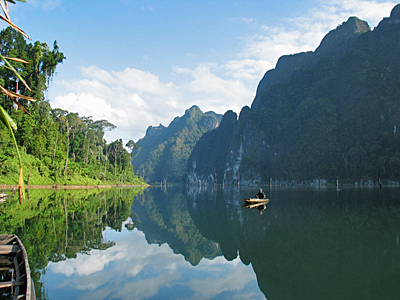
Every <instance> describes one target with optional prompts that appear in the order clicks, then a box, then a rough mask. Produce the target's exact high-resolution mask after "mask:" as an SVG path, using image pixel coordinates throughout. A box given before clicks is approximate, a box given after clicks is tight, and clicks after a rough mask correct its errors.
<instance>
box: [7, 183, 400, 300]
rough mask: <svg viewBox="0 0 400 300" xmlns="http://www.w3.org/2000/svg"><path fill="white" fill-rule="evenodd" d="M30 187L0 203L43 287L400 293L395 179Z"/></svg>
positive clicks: (239, 295) (95, 291)
mask: <svg viewBox="0 0 400 300" xmlns="http://www.w3.org/2000/svg"><path fill="white" fill-rule="evenodd" d="M257 191H258V190H257V188H249V187H240V188H239V187H226V188H224V189H222V188H216V189H215V188H214V187H207V188H205V187H202V188H199V187H181V188H167V189H165V188H147V189H140V188H131V189H128V188H124V189H108V190H80V191H53V190H30V191H29V192H28V199H27V200H26V201H25V203H24V204H23V205H20V204H19V203H18V200H17V199H14V200H10V201H8V202H7V203H5V204H0V212H1V215H0V222H1V223H0V233H16V234H17V235H18V236H19V237H20V238H21V240H22V242H23V243H24V245H25V247H26V249H27V252H28V256H29V259H30V267H31V269H32V273H33V277H34V280H35V288H36V295H37V298H38V299H269V300H274V299H278V300H285V299H288V300H290V299H297V300H298V299H307V300H309V299H352V300H354V299H363V300H365V299H374V300H376V299H400V285H399V282H400V242H399V235H400V196H399V195H400V193H399V191H400V190H399V188H388V187H387V188H382V189H379V188H354V187H349V188H343V189H340V190H336V189H331V188H321V189H319V188H281V187H272V188H269V187H265V188H264V192H266V194H267V196H268V198H269V199H270V202H269V204H268V205H267V206H266V208H265V209H264V210H263V211H260V210H258V209H257V208H252V209H249V208H244V207H243V202H242V200H241V199H242V198H243V197H252V196H254V194H255V193H257Z"/></svg>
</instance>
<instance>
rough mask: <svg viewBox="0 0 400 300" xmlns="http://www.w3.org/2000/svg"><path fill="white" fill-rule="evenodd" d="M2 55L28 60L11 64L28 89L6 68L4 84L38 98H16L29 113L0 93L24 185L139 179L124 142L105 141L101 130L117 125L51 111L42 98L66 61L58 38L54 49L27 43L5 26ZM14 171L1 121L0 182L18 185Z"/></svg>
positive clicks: (12, 155)
mask: <svg viewBox="0 0 400 300" xmlns="http://www.w3.org/2000/svg"><path fill="white" fill-rule="evenodd" d="M0 53H1V54H2V55H3V56H5V57H18V58H22V59H24V60H25V61H27V62H28V63H29V64H23V63H20V62H16V61H12V62H11V63H12V65H13V67H14V68H15V69H17V71H18V72H19V73H20V74H21V75H22V76H23V78H24V79H25V81H26V82H27V84H28V85H29V86H30V88H31V89H32V91H29V90H27V89H26V88H25V86H24V85H22V84H19V85H18V80H17V78H16V76H15V74H14V73H13V72H12V71H11V70H9V69H8V68H5V67H3V68H0V81H1V84H2V86H3V87H4V88H6V89H8V90H10V91H14V92H18V93H20V94H23V95H26V96H30V97H33V98H35V99H37V100H38V101H37V102H30V101H27V100H24V99H22V98H20V99H19V100H18V103H19V104H21V105H22V106H23V107H25V108H26V109H27V111H28V112H29V114H28V113H26V112H24V111H23V110H22V108H21V107H19V106H16V105H15V103H14V104H13V102H12V101H11V100H10V99H9V98H8V97H7V96H4V95H2V96H1V97H0V104H1V106H2V107H3V108H4V109H5V110H6V111H7V113H8V114H9V115H10V116H11V118H12V119H13V120H14V121H15V122H16V124H17V126H18V129H17V131H16V133H15V137H16V140H17V144H18V146H19V149H20V151H21V155H22V160H23V165H24V174H25V178H24V179H25V183H26V184H56V183H58V184H99V183H120V182H121V181H124V182H125V183H131V184H133V183H135V184H140V183H143V182H142V181H141V180H139V179H138V178H137V177H136V176H134V174H133V168H132V166H131V164H130V154H129V153H128V152H127V151H126V150H125V149H124V147H123V146H124V145H123V143H122V140H116V141H114V142H112V143H109V144H108V143H106V141H105V139H104V134H105V132H107V131H108V130H112V129H113V128H115V126H114V125H113V124H111V123H109V122H108V121H106V120H93V119H92V117H90V116H87V117H85V116H79V115H78V114H77V113H73V112H68V111H65V110H60V109H52V108H51V107H50V104H49V103H48V101H47V100H46V99H45V91H46V89H47V87H48V85H49V83H50V81H51V79H52V77H53V75H54V73H55V70H56V67H57V65H58V64H59V63H62V62H63V60H64V59H65V56H64V54H63V53H62V52H60V49H59V47H58V45H57V43H56V42H54V45H53V48H52V49H51V48H50V47H49V46H48V45H47V44H46V43H40V42H38V41H37V42H35V43H34V44H28V43H26V42H25V39H24V38H23V37H22V35H21V34H20V33H18V32H17V31H15V30H14V29H11V28H6V29H4V30H3V31H1V32H0ZM133 144H134V143H133ZM129 145H132V142H131V143H129ZM18 173H19V165H18V159H17V156H16V150H15V148H14V146H13V142H12V139H11V136H10V134H9V131H8V130H7V129H6V127H5V126H3V124H1V126H0V184H17V183H18Z"/></svg>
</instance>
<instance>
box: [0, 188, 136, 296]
mask: <svg viewBox="0 0 400 300" xmlns="http://www.w3.org/2000/svg"><path fill="white" fill-rule="evenodd" d="M139 192H140V189H107V190H95V189H90V190H67V191H64V190H63V191H54V190H30V191H28V199H27V201H25V203H24V204H23V205H20V204H19V203H18V200H17V199H14V200H11V201H9V202H8V203H7V204H4V205H2V206H1V207H0V213H1V214H0V224H1V225H0V231H1V232H8V233H15V234H17V235H18V236H19V237H20V238H21V240H22V242H23V244H24V246H25V248H26V250H27V253H28V258H29V264H30V267H31V270H32V277H33V278H34V281H35V289H36V295H37V298H38V299H45V298H46V296H45V291H44V287H43V286H42V283H41V282H40V277H41V274H42V273H43V272H44V269H45V267H46V266H47V264H48V262H49V261H53V262H58V261H62V260H66V259H67V258H74V257H76V254H77V253H84V254H87V253H89V252H90V250H91V249H99V250H105V249H107V248H110V247H112V246H113V245H114V244H115V243H114V242H113V241H106V240H104V239H103V235H102V232H103V230H104V229H105V227H106V226H108V227H111V228H112V229H114V230H117V231H121V230H122V224H123V222H124V221H126V220H127V219H128V217H129V216H130V207H131V205H132V202H133V198H134V196H135V195H136V194H138V193H139ZM133 224H134V223H133V222H132V226H130V227H131V229H133V228H134V225H133Z"/></svg>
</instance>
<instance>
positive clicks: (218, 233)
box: [188, 189, 400, 300]
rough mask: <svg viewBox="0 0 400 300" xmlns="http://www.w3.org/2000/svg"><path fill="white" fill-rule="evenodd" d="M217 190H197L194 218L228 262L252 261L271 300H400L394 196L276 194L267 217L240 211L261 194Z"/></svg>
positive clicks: (190, 203) (191, 203)
mask: <svg viewBox="0 0 400 300" xmlns="http://www.w3.org/2000/svg"><path fill="white" fill-rule="evenodd" d="M217 192H218V194H217V193H215V192H214V190H208V191H202V192H197V193H196V192H193V191H192V193H191V194H190V196H189V200H188V209H189V212H190V215H191V216H192V218H193V220H194V222H195V224H196V226H197V228H198V229H199V231H200V232H201V233H202V234H203V235H204V236H205V237H206V238H208V239H212V240H214V241H216V242H217V243H218V244H220V246H221V250H222V253H223V255H224V256H225V258H227V259H228V260H233V259H235V258H236V257H237V256H238V255H239V256H240V259H241V260H242V262H243V263H245V264H250V263H251V264H252V266H253V269H254V271H255V272H256V275H257V280H258V284H259V287H260V289H261V290H262V292H263V293H264V294H265V296H266V297H267V298H268V299H269V300H271V299H272V300H273V299H279V300H281V299H395V298H396V299H399V296H400V287H399V285H398V282H399V280H400V252H399V249H400V248H399V247H400V246H399V242H398V239H399V238H398V237H399V232H400V225H399V222H398V220H399V217H400V208H399V205H398V204H396V203H395V202H392V203H390V202H389V201H388V202H384V203H382V201H383V200H381V199H390V194H389V192H390V191H388V192H387V195H380V194H379V190H356V191H354V190H349V191H342V192H340V193H339V194H337V193H336V192H329V191H305V190H278V191H276V190H275V191H274V190H273V191H272V193H273V194H272V195H269V196H270V197H271V198H272V200H271V202H270V204H268V208H267V210H266V211H265V212H264V214H263V215H260V214H259V212H258V211H257V210H256V209H242V208H241V204H242V203H240V202H241V201H240V199H241V198H242V197H243V196H248V195H251V194H249V193H251V192H254V191H251V192H248V193H247V195H246V192H243V191H242V192H241V193H240V191H239V190H238V189H230V190H223V191H222V190H218V191H217ZM384 192H385V190H383V191H382V193H384ZM394 193H395V192H394ZM216 195H217V196H216ZM393 195H395V194H393ZM347 199H351V200H347ZM385 201H387V200H385Z"/></svg>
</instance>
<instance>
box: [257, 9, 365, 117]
mask: <svg viewBox="0 0 400 300" xmlns="http://www.w3.org/2000/svg"><path fill="white" fill-rule="evenodd" d="M368 31H371V28H370V27H369V25H368V23H366V22H365V21H362V20H360V19H358V18H356V17H350V18H349V19H348V21H347V22H344V23H343V24H342V25H340V26H338V27H337V28H336V29H334V30H332V31H330V32H329V33H328V34H327V35H326V36H325V37H324V38H323V39H322V41H321V43H320V45H319V46H318V48H317V49H316V50H315V51H314V52H312V51H310V52H302V53H297V54H292V55H284V56H282V57H280V58H279V59H278V62H277V64H276V67H275V69H272V70H269V71H267V72H266V73H265V75H264V77H263V78H262V79H261V81H260V83H259V85H258V87H257V94H256V97H255V99H254V101H253V103H252V105H251V108H252V109H259V108H260V106H261V103H260V102H261V98H260V95H261V94H262V93H264V92H265V91H267V90H268V89H269V88H270V87H271V86H272V85H273V84H275V83H279V82H282V81H284V80H285V79H287V78H289V77H290V76H291V75H292V74H293V72H294V71H295V70H296V69H300V68H312V67H314V66H315V65H316V64H317V62H318V61H319V60H321V59H322V58H324V57H340V56H343V55H344V54H345V53H346V52H348V51H349V50H350V49H351V47H352V46H353V44H354V41H355V39H356V38H357V37H358V36H359V35H360V34H363V33H365V32H368Z"/></svg>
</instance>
